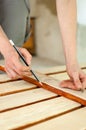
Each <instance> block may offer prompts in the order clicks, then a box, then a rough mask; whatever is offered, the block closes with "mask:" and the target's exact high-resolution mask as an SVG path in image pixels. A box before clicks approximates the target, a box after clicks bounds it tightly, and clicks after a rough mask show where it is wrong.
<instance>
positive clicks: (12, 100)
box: [0, 88, 57, 112]
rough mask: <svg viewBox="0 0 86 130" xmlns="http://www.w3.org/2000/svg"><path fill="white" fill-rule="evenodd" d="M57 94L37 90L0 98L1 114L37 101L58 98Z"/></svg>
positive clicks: (40, 89)
mask: <svg viewBox="0 0 86 130" xmlns="http://www.w3.org/2000/svg"><path fill="white" fill-rule="evenodd" d="M56 96H57V94H54V93H51V92H49V91H47V90H44V89H42V88H37V89H33V90H29V91H25V92H21V93H16V94H12V95H7V96H2V97H0V112H3V111H6V110H9V109H13V108H17V107H20V106H25V105H28V104H32V103H35V102H37V101H41V100H45V99H49V98H53V97H56Z"/></svg>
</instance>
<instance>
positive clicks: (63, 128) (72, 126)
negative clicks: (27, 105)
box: [25, 107, 86, 130]
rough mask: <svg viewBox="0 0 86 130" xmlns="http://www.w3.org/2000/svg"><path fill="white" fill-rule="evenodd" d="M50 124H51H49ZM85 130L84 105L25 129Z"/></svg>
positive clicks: (85, 115)
mask: <svg viewBox="0 0 86 130" xmlns="http://www.w3.org/2000/svg"><path fill="white" fill-rule="evenodd" d="M50 124H52V125H50ZM42 129H44V130H57V129H58V130H86V107H84V108H81V109H78V110H75V111H73V112H70V113H68V114H65V115H62V116H60V117H57V118H54V119H51V120H48V121H46V122H43V123H41V124H37V125H35V126H33V127H30V128H26V129H25V130H42Z"/></svg>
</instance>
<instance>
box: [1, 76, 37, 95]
mask: <svg viewBox="0 0 86 130" xmlns="http://www.w3.org/2000/svg"><path fill="white" fill-rule="evenodd" d="M3 78H4V77H3ZM32 88H36V85H33V84H31V83H27V82H26V81H23V80H21V81H15V82H10V83H3V84H0V96H3V95H8V94H12V93H16V92H20V91H25V90H29V89H32Z"/></svg>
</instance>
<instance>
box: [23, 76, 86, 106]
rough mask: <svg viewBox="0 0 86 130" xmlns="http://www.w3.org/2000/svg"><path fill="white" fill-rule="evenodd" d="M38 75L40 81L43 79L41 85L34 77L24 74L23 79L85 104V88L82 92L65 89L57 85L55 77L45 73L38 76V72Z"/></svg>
mask: <svg viewBox="0 0 86 130" xmlns="http://www.w3.org/2000/svg"><path fill="white" fill-rule="evenodd" d="M36 75H37V74H36ZM39 77H40V79H41V81H43V82H42V85H41V84H40V83H38V82H37V81H36V80H35V79H33V78H30V77H27V76H24V77H23V79H24V80H26V81H27V82H31V83H34V84H36V85H38V86H39V87H42V88H44V89H46V90H49V91H51V92H54V93H56V94H59V95H62V96H64V97H67V98H69V99H71V100H74V101H77V102H79V103H81V104H82V105H86V90H85V91H84V92H83V93H82V92H81V91H75V90H71V89H67V88H61V87H60V86H59V81H58V80H57V79H55V78H52V77H50V76H46V75H41V76H40V74H39ZM41 77H42V78H41Z"/></svg>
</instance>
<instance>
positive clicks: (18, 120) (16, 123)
mask: <svg viewBox="0 0 86 130" xmlns="http://www.w3.org/2000/svg"><path fill="white" fill-rule="evenodd" d="M79 107H80V104H79V103H76V102H73V101H70V100H68V99H66V98H63V97H59V98H55V99H51V100H48V101H44V102H40V103H36V104H33V105H29V106H25V107H23V108H19V109H16V110H11V111H8V112H4V113H1V114H0V129H12V128H17V129H19V128H24V127H26V126H31V125H33V124H34V123H38V122H40V121H43V120H47V119H49V118H51V117H55V116H59V115H60V114H62V113H63V114H64V113H65V112H68V111H70V110H73V109H76V108H79Z"/></svg>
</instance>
